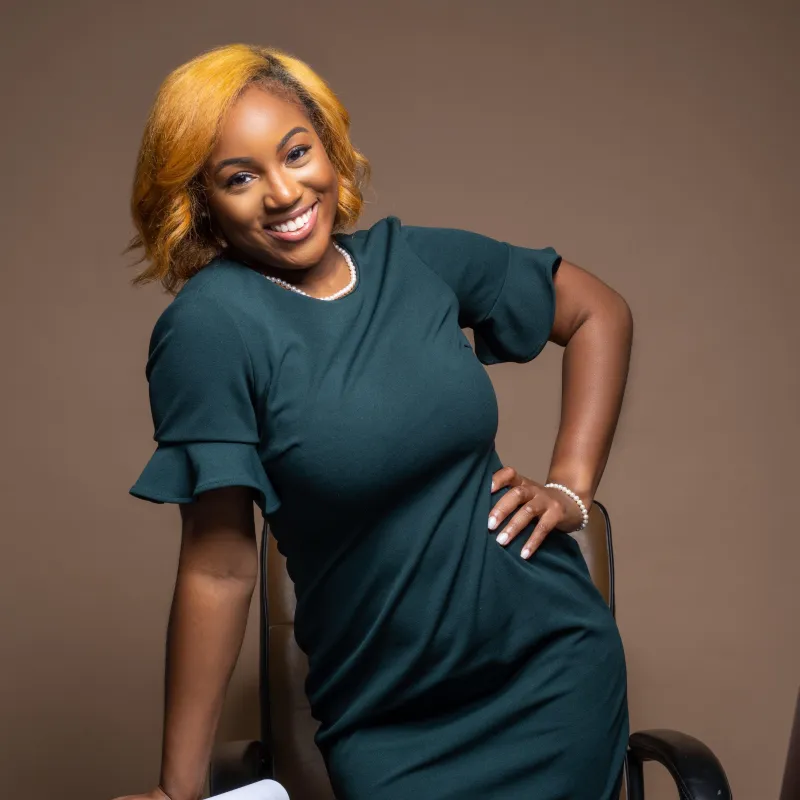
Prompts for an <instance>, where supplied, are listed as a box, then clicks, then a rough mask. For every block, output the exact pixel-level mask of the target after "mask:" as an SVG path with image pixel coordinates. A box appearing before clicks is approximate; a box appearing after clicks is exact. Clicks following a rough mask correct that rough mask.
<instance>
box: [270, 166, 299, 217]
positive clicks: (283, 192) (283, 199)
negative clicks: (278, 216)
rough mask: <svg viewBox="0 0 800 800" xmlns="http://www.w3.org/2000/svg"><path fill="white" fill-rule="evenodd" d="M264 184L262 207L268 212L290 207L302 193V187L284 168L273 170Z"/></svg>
mask: <svg viewBox="0 0 800 800" xmlns="http://www.w3.org/2000/svg"><path fill="white" fill-rule="evenodd" d="M265 185H266V190H265V192H264V208H265V209H266V210H267V211H268V212H270V213H274V212H275V211H280V210H282V209H284V208H291V207H292V206H294V205H296V204H297V201H298V200H299V199H300V198H301V197H302V195H303V187H302V186H301V185H300V184H299V183H298V182H297V181H296V180H295V179H294V178H293V177H292V175H290V174H287V172H286V171H284V170H280V169H279V170H274V171H273V172H272V173H271V174H270V175H268V176H267V180H266V181H265Z"/></svg>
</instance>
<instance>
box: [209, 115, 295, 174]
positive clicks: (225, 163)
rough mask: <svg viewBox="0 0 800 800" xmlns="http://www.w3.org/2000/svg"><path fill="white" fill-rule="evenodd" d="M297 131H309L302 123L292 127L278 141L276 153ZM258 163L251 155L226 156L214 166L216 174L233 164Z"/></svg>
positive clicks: (246, 164)
mask: <svg viewBox="0 0 800 800" xmlns="http://www.w3.org/2000/svg"><path fill="white" fill-rule="evenodd" d="M297 133H308V128H304V127H303V126H302V125H297V126H296V127H294V128H292V129H291V130H290V131H289V132H288V133H287V134H284V136H283V138H282V139H281V140H280V141H279V142H278V146H277V147H276V148H275V152H276V153H280V151H281V150H282V149H283V146H284V145H285V144H286V142H288V141H289V139H291V138H292V136H294V135H295V134H297ZM255 163H256V160H255V159H254V158H251V157H250V156H236V157H235V158H224V159H222V161H220V162H219V164H217V166H216V167H214V175H217V173H219V171H220V170H222V169H224V168H225V167H229V166H231V165H232V164H243V165H245V166H252V165H254V164H255Z"/></svg>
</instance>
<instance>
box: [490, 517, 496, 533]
mask: <svg viewBox="0 0 800 800" xmlns="http://www.w3.org/2000/svg"><path fill="white" fill-rule="evenodd" d="M496 527H497V520H496V519H495V518H494V517H489V530H491V531H493V530H494V529H495V528H496Z"/></svg>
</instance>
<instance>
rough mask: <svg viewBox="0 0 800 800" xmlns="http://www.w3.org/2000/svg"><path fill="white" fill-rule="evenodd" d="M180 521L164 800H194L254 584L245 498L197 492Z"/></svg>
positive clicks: (251, 526) (235, 489) (238, 492)
mask: <svg viewBox="0 0 800 800" xmlns="http://www.w3.org/2000/svg"><path fill="white" fill-rule="evenodd" d="M181 518H182V523H183V525H182V527H183V535H182V540H181V551H180V560H179V566H178V575H177V580H176V583H175V593H174V596H173V601H172V609H171V612H170V617H169V627H168V634H167V667H166V687H165V716H164V740H163V749H162V764H161V781H160V785H161V787H162V788H163V790H164V791H165V792H166V794H167V795H168V796H169V798H170V800H198V798H201V797H202V796H203V788H204V784H205V777H206V773H207V771H208V762H209V758H210V756H211V749H212V747H213V742H214V734H215V731H216V727H217V723H218V721H219V717H220V713H221V710H222V703H223V699H224V697H225V691H226V689H227V687H228V682H229V681H230V677H231V673H232V672H233V668H234V666H235V664H236V659H237V657H238V655H239V650H240V649H241V646H242V639H243V638H244V631H245V626H246V624H247V615H248V610H249V607H250V600H251V597H252V594H253V589H254V588H255V585H256V581H257V578H258V550H257V544H256V536H255V523H254V519H253V497H252V490H250V489H248V488H246V487H243V486H231V487H225V488H221V489H214V490H212V491H208V492H203V493H202V494H200V495H199V496H198V498H197V499H196V501H195V502H194V503H190V504H187V505H182V506H181Z"/></svg>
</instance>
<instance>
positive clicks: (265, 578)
mask: <svg viewBox="0 0 800 800" xmlns="http://www.w3.org/2000/svg"><path fill="white" fill-rule="evenodd" d="M573 536H574V538H575V539H576V540H577V542H578V544H579V545H580V548H581V552H582V553H583V557H584V559H585V560H586V564H587V566H588V568H589V572H590V574H591V576H592V580H593V581H594V583H595V585H596V586H597V588H598V589H599V590H600V593H601V594H602V595H603V597H604V598H605V600H606V602H607V603H608V605H609V606H610V607H611V610H612V612H613V611H614V558H613V550H612V546H611V524H610V521H609V518H608V513H607V512H606V509H605V508H604V507H603V506H602V505H601V504H600V503H598V502H596V501H595V502H594V503H593V504H592V507H591V509H590V511H589V524H588V525H587V526H586V528H584V530H583V531H581V532H580V533H576V534H573ZM260 597H261V620H260V625H261V631H260V633H261V676H260V677H261V679H260V693H261V728H262V730H261V741H262V742H264V743H265V744H266V745H267V748H266V749H267V751H268V752H269V754H270V758H271V761H272V763H271V765H270V764H268V765H267V766H268V767H271V774H272V776H273V777H274V778H275V780H277V781H278V782H279V783H281V784H282V785H283V786H285V787H286V790H287V791H288V792H289V796H290V797H300V798H312V797H313V798H314V800H334V794H333V789H332V788H331V785H330V782H329V781H328V776H327V772H326V770H325V764H324V763H323V760H322V756H321V755H320V752H319V750H318V749H317V747H316V745H315V744H314V733H315V731H316V730H317V727H318V723H317V722H316V720H314V718H313V717H312V716H311V710H310V708H309V703H308V699H307V698H306V694H305V688H304V687H305V680H306V675H307V674H308V662H307V660H306V656H305V654H304V653H303V652H302V651H301V650H300V648H299V647H298V646H297V642H296V641H295V638H294V610H295V595H294V585H293V584H292V581H291V579H290V578H289V575H288V573H287V572H286V560H285V559H284V557H283V556H282V555H281V554H280V553H279V552H278V548H277V545H276V543H275V538H274V537H273V536H272V535H271V534H270V533H269V527H268V525H266V524H265V525H264V533H263V536H262V547H261V593H260Z"/></svg>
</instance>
